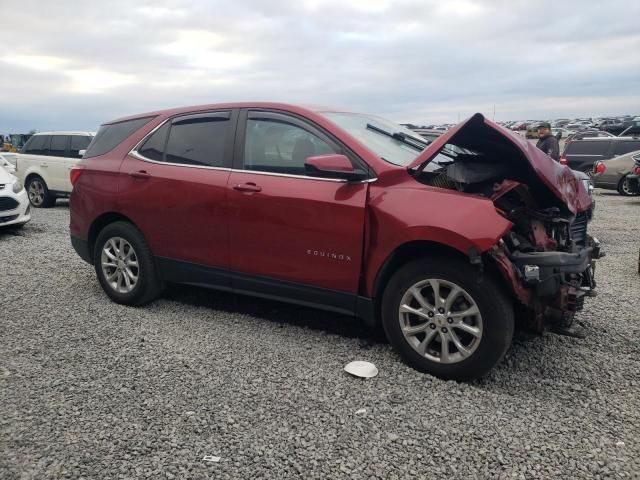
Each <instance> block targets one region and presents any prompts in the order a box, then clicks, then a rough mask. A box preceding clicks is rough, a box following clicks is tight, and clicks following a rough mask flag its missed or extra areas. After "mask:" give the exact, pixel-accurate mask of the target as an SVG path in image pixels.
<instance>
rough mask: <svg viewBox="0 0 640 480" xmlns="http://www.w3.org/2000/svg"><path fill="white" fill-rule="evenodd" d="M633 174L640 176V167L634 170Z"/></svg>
mask: <svg viewBox="0 0 640 480" xmlns="http://www.w3.org/2000/svg"><path fill="white" fill-rule="evenodd" d="M633 173H635V174H636V175H640V166H638V167H636V168H634V169H633Z"/></svg>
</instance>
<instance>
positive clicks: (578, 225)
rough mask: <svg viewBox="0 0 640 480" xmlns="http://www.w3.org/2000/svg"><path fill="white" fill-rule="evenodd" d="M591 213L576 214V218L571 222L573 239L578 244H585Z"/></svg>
mask: <svg viewBox="0 0 640 480" xmlns="http://www.w3.org/2000/svg"><path fill="white" fill-rule="evenodd" d="M588 222H589V215H588V213H587V212H582V213H579V214H578V215H576V218H575V220H574V221H573V223H572V224H571V239H572V240H573V241H574V242H576V243H577V244H578V245H584V244H585V242H586V240H587V223H588Z"/></svg>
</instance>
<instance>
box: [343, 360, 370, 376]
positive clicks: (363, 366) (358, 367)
mask: <svg viewBox="0 0 640 480" xmlns="http://www.w3.org/2000/svg"><path fill="white" fill-rule="evenodd" d="M344 371H345V372H347V373H350V374H351V375H353V376H354V377H360V378H372V377H375V376H376V375H378V369H377V368H376V366H375V365H374V364H373V363H371V362H363V361H362V360H356V361H354V362H351V363H347V365H346V366H345V367H344Z"/></svg>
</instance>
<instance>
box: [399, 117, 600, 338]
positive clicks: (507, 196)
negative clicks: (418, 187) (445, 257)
mask: <svg viewBox="0 0 640 480" xmlns="http://www.w3.org/2000/svg"><path fill="white" fill-rule="evenodd" d="M410 172H411V173H412V175H414V177H415V178H416V179H417V180H418V181H420V182H422V183H424V184H427V185H430V186H433V187H438V188H446V189H451V190H457V191H460V192H464V193H467V194H474V195H480V196H483V197H485V198H489V199H491V200H492V201H493V203H494V205H495V209H496V212H497V213H498V214H499V215H501V216H502V217H504V218H506V219H507V220H509V221H510V222H511V224H512V227H511V229H510V230H509V231H508V232H507V233H506V234H505V235H504V236H503V237H502V238H501V239H500V240H499V242H498V243H497V244H496V245H494V246H493V247H492V248H491V249H490V250H489V251H488V252H486V253H485V254H484V256H485V261H487V262H491V263H492V264H494V265H495V266H496V267H497V269H498V271H499V272H500V274H501V275H502V276H503V278H504V279H505V281H506V283H507V284H508V285H509V286H510V288H511V289H512V291H513V294H514V296H515V297H516V298H517V299H518V301H519V303H520V304H521V306H522V307H524V310H525V311H526V312H527V315H526V318H527V322H528V325H529V327H531V328H533V329H535V330H537V331H540V332H541V331H543V330H544V329H545V326H546V325H549V324H551V325H555V326H561V327H569V326H570V325H571V323H572V321H573V318H574V315H575V313H576V312H577V311H579V310H581V309H582V308H583V305H584V299H585V297H586V296H595V286H596V283H595V278H594V272H595V260H597V259H598V258H600V257H601V256H602V255H603V253H602V252H601V249H600V244H599V242H598V240H597V239H595V238H593V237H591V236H589V235H588V233H587V225H588V223H589V221H590V220H591V217H592V215H593V208H594V203H593V200H592V199H591V193H590V191H589V189H588V188H587V186H585V185H584V183H583V180H582V178H580V177H578V176H577V175H576V174H575V173H574V172H573V171H571V170H570V169H569V168H568V167H565V166H562V165H560V164H558V163H557V162H555V161H553V160H552V159H551V158H549V157H548V156H546V155H544V154H543V153H542V152H540V151H539V150H537V149H535V147H533V146H532V145H531V144H529V143H528V142H527V141H526V140H523V139H521V138H520V137H516V136H515V135H514V134H512V133H510V132H508V131H506V130H504V129H501V127H499V126H497V125H495V124H493V123H492V122H489V121H487V120H485V119H484V118H483V117H482V116H481V115H479V114H477V115H475V116H474V117H472V118H471V119H469V120H468V121H467V122H464V123H462V124H460V125H458V126H457V127H456V128H455V129H454V131H453V132H448V134H445V135H443V136H442V137H440V138H439V139H438V140H436V142H434V143H433V144H432V145H431V146H430V147H429V148H427V149H426V150H425V151H424V152H423V153H422V154H421V155H420V156H419V157H418V158H417V159H416V161H415V162H414V164H413V165H412V166H411V167H410Z"/></svg>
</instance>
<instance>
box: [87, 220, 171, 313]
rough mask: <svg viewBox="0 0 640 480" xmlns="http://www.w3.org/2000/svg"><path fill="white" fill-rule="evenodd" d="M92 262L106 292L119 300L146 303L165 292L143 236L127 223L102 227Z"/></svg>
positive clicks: (121, 301) (127, 302) (132, 304)
mask: <svg viewBox="0 0 640 480" xmlns="http://www.w3.org/2000/svg"><path fill="white" fill-rule="evenodd" d="M93 265H94V267H95V270H96V275H97V276H98V281H99V282H100V285H101V286H102V289H103V290H104V291H105V293H106V294H107V295H108V296H109V297H110V298H111V300H113V301H114V302H116V303H121V304H123V305H131V306H137V305H144V304H146V303H149V302H151V301H153V300H155V299H156V298H157V297H158V296H159V295H160V294H161V293H162V287H163V285H162V281H161V280H160V277H159V275H158V272H157V269H156V265H155V261H154V258H153V255H152V253H151V250H150V249H149V246H148V245H147V242H146V241H145V239H144V236H143V235H142V233H141V232H140V230H138V229H137V228H136V227H135V226H133V225H132V224H130V223H128V222H114V223H111V224H109V225H107V226H106V227H104V228H103V229H102V231H101V232H100V234H99V235H98V238H97V240H96V243H95V245H94V249H93Z"/></svg>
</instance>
